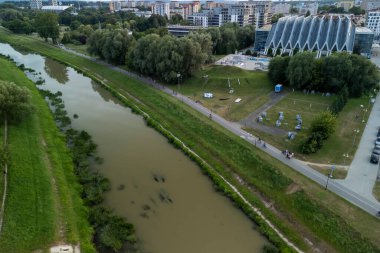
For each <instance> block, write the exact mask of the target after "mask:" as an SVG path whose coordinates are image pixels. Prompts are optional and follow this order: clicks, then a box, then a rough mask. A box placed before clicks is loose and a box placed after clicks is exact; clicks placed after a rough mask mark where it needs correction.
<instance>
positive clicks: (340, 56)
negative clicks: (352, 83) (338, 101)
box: [322, 53, 352, 93]
mask: <svg viewBox="0 0 380 253" xmlns="http://www.w3.org/2000/svg"><path fill="white" fill-rule="evenodd" d="M322 65H323V66H322V69H323V75H324V77H325V82H324V85H323V88H322V90H323V91H329V92H334V93H338V92H339V91H340V90H341V89H342V88H343V86H344V85H345V84H347V83H348V82H349V79H350V78H351V74H352V62H351V60H350V57H349V54H348V53H336V54H333V55H331V56H329V57H326V58H324V59H323V64H322Z"/></svg>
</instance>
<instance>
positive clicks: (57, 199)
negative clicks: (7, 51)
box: [0, 58, 94, 253]
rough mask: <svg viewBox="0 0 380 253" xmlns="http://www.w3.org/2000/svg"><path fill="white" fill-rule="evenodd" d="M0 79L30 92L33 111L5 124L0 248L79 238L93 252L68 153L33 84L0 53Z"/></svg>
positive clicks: (19, 248) (39, 245) (10, 249)
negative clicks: (5, 163)
mask: <svg viewBox="0 0 380 253" xmlns="http://www.w3.org/2000/svg"><path fill="white" fill-rule="evenodd" d="M0 66H1V69H2V71H1V72H0V79H1V80H8V81H12V82H14V83H16V84H18V85H20V86H24V87H27V88H28V89H29V90H30V91H31V100H32V104H33V105H34V107H35V112H34V113H33V114H32V115H31V116H30V117H28V118H26V119H25V120H23V121H22V123H21V124H19V125H9V138H8V143H9V152H10V163H9V167H8V198H7V201H6V206H5V215H4V224H3V225H4V226H3V233H2V235H1V238H0V252H4V253H9V252H12V253H13V252H14V253H18V252H33V251H35V250H41V249H47V248H48V247H50V246H51V245H52V244H55V243H58V242H59V243H62V242H66V243H73V244H77V243H79V242H80V243H81V247H82V252H94V250H93V247H92V244H91V229H90V227H89V225H88V223H87V218H86V210H85V209H84V208H83V204H82V200H81V199H80V197H79V192H78V183H77V182H76V178H75V176H74V174H73V168H72V166H73V165H72V161H71V156H70V154H69V152H68V150H67V148H66V145H65V141H64V138H63V136H62V135H61V134H60V133H59V131H58V129H57V127H56V126H55V123H54V120H53V117H52V115H51V113H50V111H49V109H48V106H47V104H46V103H45V100H44V99H43V98H42V97H41V96H40V94H39V92H38V91H37V89H36V88H35V85H34V84H33V83H32V82H31V81H29V79H27V78H26V76H25V75H24V74H23V73H22V71H20V70H19V69H18V68H17V67H16V66H15V65H13V64H12V63H11V62H9V61H7V60H5V59H4V58H0Z"/></svg>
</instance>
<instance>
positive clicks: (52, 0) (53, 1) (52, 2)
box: [49, 0, 58, 6]
mask: <svg viewBox="0 0 380 253" xmlns="http://www.w3.org/2000/svg"><path fill="white" fill-rule="evenodd" d="M49 5H51V6H58V0H49Z"/></svg>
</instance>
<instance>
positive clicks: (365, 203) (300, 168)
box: [61, 46, 380, 215]
mask: <svg viewBox="0 0 380 253" xmlns="http://www.w3.org/2000/svg"><path fill="white" fill-rule="evenodd" d="M61 48H62V49H63V50H65V51H67V52H70V53H73V54H75V55H78V56H80V57H84V58H87V59H88V60H91V61H94V62H96V63H99V64H101V65H103V66H105V67H108V68H111V69H113V70H115V71H118V72H120V73H123V74H125V75H127V76H130V77H132V78H135V79H138V80H140V81H142V82H144V83H146V84H148V85H151V86H154V87H156V88H157V89H160V90H162V91H164V92H166V93H168V94H170V95H173V96H175V97H177V98H178V99H179V100H181V101H182V102H183V103H186V104H187V105H189V106H190V107H192V108H193V109H195V110H197V111H198V112H200V113H202V114H204V115H206V116H207V117H209V116H210V115H212V120H213V121H215V122H216V123H218V124H219V125H221V126H223V127H224V128H226V129H228V130H229V131H231V132H232V133H234V134H236V135H238V136H240V137H241V138H243V139H245V140H246V141H247V142H249V143H251V144H252V145H257V146H258V147H259V148H261V149H262V150H263V151H264V152H266V153H267V154H269V155H270V156H272V157H273V158H276V159H277V160H279V161H280V162H282V163H285V164H286V165H288V166H289V167H291V168H293V169H294V170H295V171H297V172H299V173H301V174H302V175H304V176H306V177H307V178H309V179H311V180H313V181H314V182H316V183H318V184H320V185H321V186H322V187H325V185H326V182H327V177H326V176H324V175H322V174H321V173H319V172H317V171H315V170H314V169H312V168H311V167H310V166H308V165H306V164H305V163H304V162H303V161H300V160H298V159H294V158H293V159H287V158H286V157H285V156H284V155H283V154H282V153H281V150H279V149H277V148H276V147H274V146H271V145H269V144H267V145H266V148H264V147H263V146H262V145H259V143H258V142H257V137H255V136H253V135H252V134H250V133H248V132H246V131H244V130H243V129H241V125H240V124H238V123H234V122H230V121H227V120H226V119H224V118H222V117H220V116H219V115H217V114H213V113H212V112H211V111H210V110H209V109H207V108H205V107H204V106H202V105H201V104H199V103H196V102H195V101H193V100H191V99H190V98H188V97H186V96H184V95H182V94H180V93H177V92H176V93H175V95H174V91H173V90H171V89H169V88H167V87H165V86H163V85H161V84H158V83H157V82H156V81H155V80H153V79H151V78H147V77H142V76H140V75H138V74H135V73H133V72H130V71H127V70H124V69H121V68H119V67H116V66H113V65H111V64H108V63H106V62H104V61H101V60H98V59H96V58H93V57H90V56H88V55H84V54H81V53H78V52H76V51H74V50H71V49H68V48H66V47H64V46H61ZM375 105H378V107H379V108H377V107H376V108H375V106H373V108H372V111H371V115H370V118H371V117H374V115H373V113H374V111H376V110H380V102H379V103H375ZM328 189H329V190H330V191H332V192H334V193H335V194H337V195H338V196H340V197H342V198H344V199H345V200H347V201H349V202H350V203H352V204H354V205H356V206H358V207H359V208H361V209H363V210H364V211H366V212H367V213H369V214H371V215H376V213H377V212H378V211H380V203H379V202H378V201H377V200H376V199H374V198H372V199H371V198H368V196H366V195H365V196H363V195H362V194H361V192H360V191H355V189H351V188H350V185H347V184H345V183H344V180H336V179H331V180H330V181H329V184H328Z"/></svg>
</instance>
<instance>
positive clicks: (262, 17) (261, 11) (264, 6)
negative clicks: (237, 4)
mask: <svg viewBox="0 0 380 253" xmlns="http://www.w3.org/2000/svg"><path fill="white" fill-rule="evenodd" d="M253 3H254V4H253V7H254V9H253V17H254V19H253V25H254V26H255V28H256V29H257V28H260V27H263V26H264V25H268V24H270V23H271V21H272V13H271V6H272V2H270V1H260V2H258V1H255V2H253Z"/></svg>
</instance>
